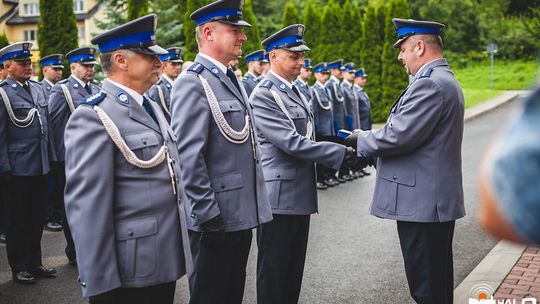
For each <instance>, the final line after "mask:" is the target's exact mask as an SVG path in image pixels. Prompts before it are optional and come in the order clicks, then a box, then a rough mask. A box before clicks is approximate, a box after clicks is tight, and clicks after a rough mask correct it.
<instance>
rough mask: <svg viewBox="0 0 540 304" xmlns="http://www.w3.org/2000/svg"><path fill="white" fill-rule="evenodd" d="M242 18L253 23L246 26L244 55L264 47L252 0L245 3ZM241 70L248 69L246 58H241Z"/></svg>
mask: <svg viewBox="0 0 540 304" xmlns="http://www.w3.org/2000/svg"><path fill="white" fill-rule="evenodd" d="M242 18H243V19H244V20H246V22H247V23H249V24H251V27H248V28H244V33H245V34H246V36H247V40H246V42H244V44H243V46H242V55H244V56H245V55H247V54H249V53H251V52H254V51H256V50H260V49H261V48H262V45H261V34H260V33H259V26H258V25H257V17H256V16H255V13H253V7H252V6H251V0H246V2H245V3H244V11H243V13H242ZM239 67H240V70H242V71H246V70H247V65H246V61H245V60H240V66H239Z"/></svg>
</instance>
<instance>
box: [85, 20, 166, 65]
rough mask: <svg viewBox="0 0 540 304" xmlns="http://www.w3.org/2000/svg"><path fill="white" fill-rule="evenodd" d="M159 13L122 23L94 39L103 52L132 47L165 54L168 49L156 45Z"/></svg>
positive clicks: (135, 49) (134, 49)
mask: <svg viewBox="0 0 540 304" xmlns="http://www.w3.org/2000/svg"><path fill="white" fill-rule="evenodd" d="M156 26H157V15H156V14H150V15H146V16H143V17H140V18H138V19H135V20H132V21H130V22H128V23H125V24H122V25H120V26H118V27H115V28H113V29H112V30H109V31H107V32H104V33H102V34H100V35H98V36H96V37H94V39H92V41H91V42H92V44H96V45H98V47H99V50H100V51H101V52H102V53H109V52H113V51H116V50H120V49H130V50H133V51H135V52H139V53H143V54H149V55H165V54H167V53H168V52H167V50H165V49H164V48H162V47H160V46H159V45H156Z"/></svg>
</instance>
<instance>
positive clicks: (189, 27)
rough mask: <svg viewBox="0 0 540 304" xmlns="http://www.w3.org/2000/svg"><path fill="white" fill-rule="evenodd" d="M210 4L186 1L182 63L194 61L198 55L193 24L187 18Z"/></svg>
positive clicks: (201, 0)
mask: <svg viewBox="0 0 540 304" xmlns="http://www.w3.org/2000/svg"><path fill="white" fill-rule="evenodd" d="M208 3H210V1H209V0H187V2H186V13H185V14H184V28H183V30H184V36H185V38H186V41H185V47H184V61H187V60H191V61H192V60H194V59H195V56H196V55H197V53H198V48H197V41H196V40H195V28H196V25H195V22H194V21H193V20H191V18H189V15H191V13H193V12H194V11H195V10H196V9H198V8H200V7H203V6H205V5H206V4H208Z"/></svg>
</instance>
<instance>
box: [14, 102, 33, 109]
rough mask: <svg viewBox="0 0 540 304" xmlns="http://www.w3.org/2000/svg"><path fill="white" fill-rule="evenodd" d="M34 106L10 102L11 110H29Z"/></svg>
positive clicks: (26, 103)
mask: <svg viewBox="0 0 540 304" xmlns="http://www.w3.org/2000/svg"><path fill="white" fill-rule="evenodd" d="M33 107H34V105H32V104H30V103H28V102H11V108H12V109H13V110H15V109H31V108H33Z"/></svg>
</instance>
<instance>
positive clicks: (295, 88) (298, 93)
mask: <svg viewBox="0 0 540 304" xmlns="http://www.w3.org/2000/svg"><path fill="white" fill-rule="evenodd" d="M292 90H293V92H294V93H296V96H298V98H300V100H302V95H300V94H302V93H300V91H298V88H297V87H296V86H295V85H294V84H293V86H292Z"/></svg>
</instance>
